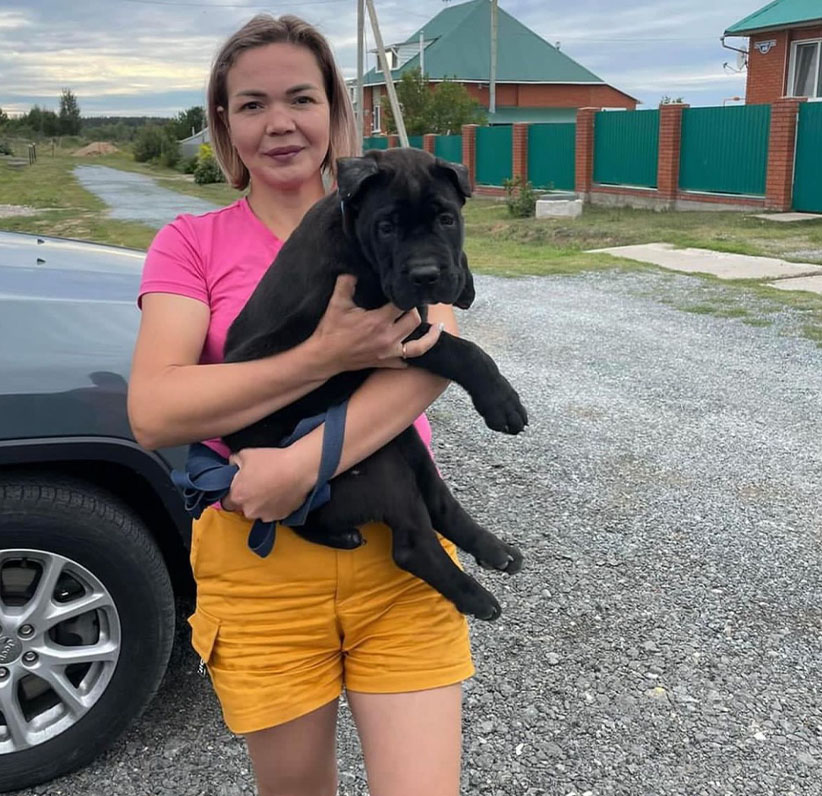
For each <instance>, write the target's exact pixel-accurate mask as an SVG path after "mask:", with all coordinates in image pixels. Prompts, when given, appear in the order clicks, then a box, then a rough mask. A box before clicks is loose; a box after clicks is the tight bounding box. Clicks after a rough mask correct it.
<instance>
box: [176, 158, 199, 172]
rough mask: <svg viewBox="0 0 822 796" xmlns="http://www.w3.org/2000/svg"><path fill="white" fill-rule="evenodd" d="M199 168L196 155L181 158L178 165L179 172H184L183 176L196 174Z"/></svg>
mask: <svg viewBox="0 0 822 796" xmlns="http://www.w3.org/2000/svg"><path fill="white" fill-rule="evenodd" d="M196 168H197V156H196V155H194V156H192V157H190V158H181V159H180V162H179V163H177V171H180V172H182V173H183V174H194V169H196Z"/></svg>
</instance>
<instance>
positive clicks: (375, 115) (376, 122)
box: [371, 105, 382, 133]
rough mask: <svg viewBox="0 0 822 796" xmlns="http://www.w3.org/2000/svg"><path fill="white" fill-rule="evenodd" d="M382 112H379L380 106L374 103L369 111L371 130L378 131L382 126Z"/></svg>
mask: <svg viewBox="0 0 822 796" xmlns="http://www.w3.org/2000/svg"><path fill="white" fill-rule="evenodd" d="M381 116H382V114H381V113H380V106H379V105H375V106H374V107H373V109H372V111H371V132H372V133H379V132H380V128H381V127H382V118H381Z"/></svg>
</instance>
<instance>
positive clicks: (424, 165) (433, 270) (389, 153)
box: [337, 149, 474, 310]
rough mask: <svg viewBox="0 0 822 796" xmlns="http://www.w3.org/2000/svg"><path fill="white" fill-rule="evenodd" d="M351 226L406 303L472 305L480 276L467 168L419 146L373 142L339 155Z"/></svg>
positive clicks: (391, 290) (383, 280)
mask: <svg viewBox="0 0 822 796" xmlns="http://www.w3.org/2000/svg"><path fill="white" fill-rule="evenodd" d="M337 185H338V190H339V194H340V198H341V200H342V202H343V207H344V212H345V215H346V222H347V224H348V227H349V234H350V235H352V236H354V237H355V238H356V240H357V242H358V243H359V247H360V249H361V250H362V253H363V255H364V258H365V260H366V261H367V262H368V264H369V265H370V266H371V268H373V269H374V271H375V272H376V273H377V274H378V275H379V279H380V284H381V286H382V289H383V292H384V293H385V295H386V297H387V298H388V299H389V300H390V301H391V302H392V303H394V304H396V305H397V306H398V307H399V308H400V309H403V310H409V309H411V308H412V307H417V306H420V305H422V304H437V303H445V304H455V305H456V306H458V307H463V308H465V307H468V306H470V305H471V302H472V301H473V300H474V284H473V280H472V278H471V272H470V271H469V270H468V260H467V259H466V257H465V254H464V253H463V251H462V244H463V240H464V235H465V230H464V224H463V219H462V214H461V209H462V206H463V204H465V199H466V197H468V196H470V195H471V186H470V184H469V182H468V170H467V169H466V168H465V166H462V165H460V164H458V163H449V162H448V161H445V160H440V159H439V158H435V157H434V156H433V155H430V154H429V153H427V152H423V151H422V150H419V149H390V150H384V151H380V150H374V151H371V152H368V153H367V154H366V155H364V156H363V157H360V158H341V159H340V160H338V161H337Z"/></svg>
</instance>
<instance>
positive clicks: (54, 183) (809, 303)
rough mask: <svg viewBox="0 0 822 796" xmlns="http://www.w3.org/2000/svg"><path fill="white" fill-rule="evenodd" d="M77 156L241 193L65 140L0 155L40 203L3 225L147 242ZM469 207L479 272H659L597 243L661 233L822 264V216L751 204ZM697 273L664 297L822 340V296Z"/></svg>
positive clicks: (14, 190)
mask: <svg viewBox="0 0 822 796" xmlns="http://www.w3.org/2000/svg"><path fill="white" fill-rule="evenodd" d="M78 164H83V165H104V166H110V167H112V168H117V169H121V170H124V171H131V172H136V173H138V174H144V175H146V176H149V177H152V178H153V179H155V180H156V181H157V182H158V183H159V184H160V185H162V186H164V187H167V188H170V189H172V190H175V191H178V192H179V193H182V194H186V195H189V196H195V197H198V198H200V199H205V200H207V201H210V202H213V203H214V204H217V205H224V204H228V203H230V202H232V201H234V200H235V199H236V198H237V196H238V195H239V194H238V192H237V191H236V190H234V189H233V188H230V187H229V186H227V185H225V184H224V183H223V184H216V185H197V184H196V183H194V182H193V180H192V178H191V177H190V176H189V175H184V174H180V173H179V172H177V171H174V170H173V169H168V168H163V167H161V166H155V165H151V164H147V163H136V162H135V161H134V160H133V158H132V157H131V155H130V154H129V153H127V152H121V153H117V154H112V155H103V156H96V157H92V158H82V159H81V158H74V157H72V156H71V155H70V153H69V152H68V151H65V150H59V149H58V150H56V151H55V153H54V155H52V154H51V152H50V150H49V149H48V148H46V147H43V148H41V150H40V154H39V158H38V161H37V163H36V164H35V165H34V166H31V167H26V168H21V169H11V168H8V167H6V166H5V164H4V163H3V162H2V161H1V160H0V204H12V205H27V206H31V207H34V208H38V209H39V210H40V212H39V213H38V214H37V215H33V216H22V217H0V229H6V230H14V231H20V232H33V233H39V234H48V235H58V236H62V237H69V238H80V239H86V240H92V241H99V242H103V243H113V244H117V245H121V246H131V247H135V248H142V249H144V248H146V247H147V246H148V245H149V243H150V242H151V240H152V238H153V237H154V234H155V232H156V228H155V227H152V226H149V225H145V224H139V223H135V222H127V221H114V220H112V219H109V218H108V217H107V215H106V207H105V205H104V204H103V202H102V201H101V200H99V199H97V197H95V196H94V195H93V194H91V193H89V192H88V191H86V190H84V189H83V188H82V187H81V186H80V184H79V183H78V182H77V180H76V179H75V178H74V177H73V175H72V170H73V168H74V167H75V166H76V165H78ZM464 215H465V222H466V246H465V249H466V253H467V255H468V260H469V262H470V263H471V267H472V269H473V270H474V271H475V272H477V273H486V274H495V275H499V276H512V277H515V276H524V275H563V274H575V273H579V272H582V271H590V270H603V269H612V270H618V271H623V272H624V271H630V270H651V271H656V272H659V269H657V268H655V267H654V266H650V265H644V264H641V263H633V262H631V261H630V260H624V259H616V258H613V257H610V256H609V255H607V254H599V253H589V251H588V250H590V249H599V248H607V247H612V246H625V245H631V244H641V243H652V242H667V243H672V244H674V245H675V246H683V247H685V246H692V247H697V248H707V249H714V250H716V251H724V252H737V253H740V254H751V255H765V256H771V257H780V258H783V259H785V260H792V261H796V262H810V263H817V264H822V221H803V222H801V223H794V224H778V223H775V222H771V221H766V220H764V219H759V218H755V217H754V216H753V214H747V213H735V212H690V211H689V212H661V213H660V212H654V211H650V210H632V209H629V208H603V207H591V206H588V207H586V208H585V212H584V213H583V215H582V216H581V217H580V218H578V219H539V220H537V219H534V218H528V219H515V218H511V217H510V216H509V214H508V210H507V208H506V206H505V203H504V202H500V201H495V200H491V199H472V200H470V201H469V202H468V204H467V205H466V208H465V214H464ZM693 278H694V279H701V280H704V282H706V283H708V284H712V285H713V286H714V287H719V286H720V285H721V289H720V290H716V289H715V290H712V291H708V292H710V293H711V295H710V298H709V300H699V301H695V302H694V301H691V302H688V301H683V300H677V299H676V298H668V297H666V296H663V295H659V296H658V299H659V300H660V301H665V302H666V303H669V304H671V305H672V306H675V307H677V308H679V309H681V310H684V311H686V312H691V313H697V314H710V315H714V316H717V317H724V318H729V319H738V320H740V321H742V322H743V323H746V324H748V325H750V326H752V327H753V326H767V325H770V324H771V323H772V321H771V320H769V319H768V318H767V317H765V318H763V317H761V316H763V315H765V316H767V315H768V314H769V313H777V312H779V311H781V310H784V309H786V308H792V309H794V310H796V311H797V312H799V313H803V314H804V318H803V321H804V324H803V325H802V332H801V333H802V334H803V335H804V336H805V337H807V338H809V339H811V340H814V341H815V342H817V343H818V344H820V345H822V296H819V295H817V294H813V293H808V292H801V291H796V292H789V291H782V290H774V289H772V288H769V287H766V286H765V285H764V284H762V283H760V282H757V281H754V280H739V281H734V282H728V281H722V280H717V279H716V278H714V277H710V276H700V277H693ZM674 289H675V288H674ZM740 291H742V292H743V293H744V292H747V295H749V296H750V297H751V300H752V303H755V304H756V306H757V310H756V312H755V313H753V312H751V311H749V310H748V309H746V308H745V307H741V306H740V303H745V302H740V298H741V296H742V293H740Z"/></svg>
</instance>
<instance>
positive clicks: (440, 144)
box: [434, 135, 462, 163]
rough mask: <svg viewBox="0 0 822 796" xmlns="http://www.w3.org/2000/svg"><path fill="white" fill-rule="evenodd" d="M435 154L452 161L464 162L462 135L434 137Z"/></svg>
mask: <svg viewBox="0 0 822 796" xmlns="http://www.w3.org/2000/svg"><path fill="white" fill-rule="evenodd" d="M434 154H435V155H436V156H437V157H438V158H442V159H443V160H450V161H451V162H452V163H462V136H461V135H438V136H437V137H436V138H435V139H434Z"/></svg>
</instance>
